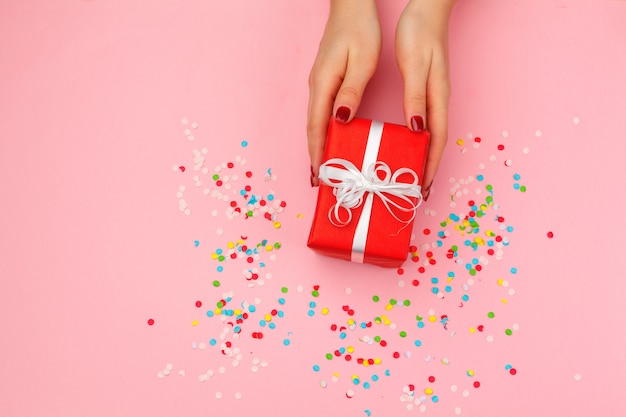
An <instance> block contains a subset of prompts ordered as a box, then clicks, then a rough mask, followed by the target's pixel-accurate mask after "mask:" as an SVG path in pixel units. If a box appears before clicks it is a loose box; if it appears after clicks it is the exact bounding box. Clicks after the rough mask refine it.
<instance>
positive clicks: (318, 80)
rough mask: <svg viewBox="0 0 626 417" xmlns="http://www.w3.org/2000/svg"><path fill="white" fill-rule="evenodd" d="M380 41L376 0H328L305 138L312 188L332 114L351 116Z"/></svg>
mask: <svg viewBox="0 0 626 417" xmlns="http://www.w3.org/2000/svg"><path fill="white" fill-rule="evenodd" d="M381 45H382V39H381V31H380V24H379V22H378V12H377V10H376V2H375V0H331V5H330V15H329V17H328V22H327V23H326V29H325V30H324V35H323V37H322V40H321V42H320V47H319V50H318V52H317V57H316V59H315V63H314V64H313V68H312V69H311V75H310V77H309V110H308V117H307V136H308V144H309V156H310V159H311V185H312V186H314V185H317V184H318V180H317V175H318V172H319V166H320V164H321V162H322V157H323V155H324V146H325V144H326V133H327V130H328V123H329V120H330V117H331V115H334V116H335V118H337V119H338V120H340V121H342V122H349V121H350V120H352V118H353V117H354V115H355V114H356V111H357V109H358V107H359V104H360V103H361V98H362V97H363V92H364V91H365V87H366V86H367V83H368V82H369V80H370V79H371V78H372V76H373V75H374V72H375V71H376V67H377V66H378V58H379V57H380V49H381ZM435 169H436V167H435Z"/></svg>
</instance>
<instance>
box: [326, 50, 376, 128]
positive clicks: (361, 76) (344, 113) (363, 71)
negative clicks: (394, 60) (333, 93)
mask: <svg viewBox="0 0 626 417" xmlns="http://www.w3.org/2000/svg"><path fill="white" fill-rule="evenodd" d="M376 65H377V58H370V59H368V58H366V57H363V56H359V55H358V53H356V54H352V55H351V56H349V57H348V67H347V70H346V75H345V77H344V79H343V82H342V83H341V87H340V88H339V91H338V92H337V97H336V98H335V102H334V106H333V115H334V116H335V118H336V119H337V120H339V121H340V122H344V123H348V122H350V121H351V120H352V119H353V118H354V116H355V115H356V112H357V110H358V108H359V106H360V104H361V100H362V99H363V93H364V92H365V87H367V83H369V81H370V79H371V78H372V76H373V75H374V72H375V71H376Z"/></svg>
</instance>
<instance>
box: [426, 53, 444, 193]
mask: <svg viewBox="0 0 626 417" xmlns="http://www.w3.org/2000/svg"><path fill="white" fill-rule="evenodd" d="M445 62H447V61H444V60H442V61H441V62H438V60H437V58H435V61H434V62H433V70H432V71H431V73H430V79H429V82H428V87H427V90H428V93H427V109H426V114H427V117H428V126H429V131H430V146H429V149H428V159H427V161H426V168H425V171H424V181H423V184H424V195H425V199H428V196H429V194H430V191H431V187H432V183H433V180H434V178H435V174H436V173H437V170H438V168H439V163H440V161H441V158H442V156H443V153H444V150H445V148H446V143H447V142H448V104H449V101H450V80H449V75H448V74H449V72H448V68H447V65H446V64H445Z"/></svg>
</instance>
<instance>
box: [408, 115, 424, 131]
mask: <svg viewBox="0 0 626 417" xmlns="http://www.w3.org/2000/svg"><path fill="white" fill-rule="evenodd" d="M411 127H412V128H413V130H414V131H415V132H423V131H424V118H423V117H422V116H413V117H411Z"/></svg>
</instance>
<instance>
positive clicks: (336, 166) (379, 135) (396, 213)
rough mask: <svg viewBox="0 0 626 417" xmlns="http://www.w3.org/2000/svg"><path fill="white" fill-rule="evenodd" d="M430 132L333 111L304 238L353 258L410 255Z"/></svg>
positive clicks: (385, 261)
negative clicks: (341, 117)
mask: <svg viewBox="0 0 626 417" xmlns="http://www.w3.org/2000/svg"><path fill="white" fill-rule="evenodd" d="M429 139H430V135H429V133H428V132H420V133H417V132H412V131H410V130H409V129H407V128H406V127H405V126H399V125H394V124H391V123H382V122H378V121H372V120H364V119H354V120H352V121H351V122H350V123H341V122H338V121H337V120H335V119H334V118H332V119H331V121H330V125H329V128H328V136H327V139H326V147H325V152H324V158H323V161H324V162H323V163H322V166H321V167H320V174H319V180H320V186H319V190H318V197H317V206H316V209H315V215H314V218H313V222H312V225H311V231H310V234H309V239H308V243H307V245H308V246H309V247H310V248H311V249H313V250H315V251H316V252H318V253H321V254H324V255H327V256H331V257H335V258H340V259H345V260H348V261H353V262H361V263H363V262H364V263H371V264H375V265H379V266H383V267H389V268H397V267H400V266H401V265H402V264H403V263H404V261H406V258H407V255H408V252H409V244H410V240H411V232H412V229H413V222H414V219H415V216H416V213H417V207H418V206H419V205H420V203H421V201H422V196H421V185H422V178H423V175H424V166H425V163H426V157H427V155H428V143H429Z"/></svg>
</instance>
